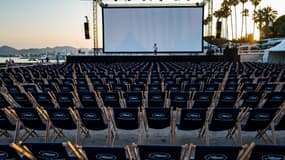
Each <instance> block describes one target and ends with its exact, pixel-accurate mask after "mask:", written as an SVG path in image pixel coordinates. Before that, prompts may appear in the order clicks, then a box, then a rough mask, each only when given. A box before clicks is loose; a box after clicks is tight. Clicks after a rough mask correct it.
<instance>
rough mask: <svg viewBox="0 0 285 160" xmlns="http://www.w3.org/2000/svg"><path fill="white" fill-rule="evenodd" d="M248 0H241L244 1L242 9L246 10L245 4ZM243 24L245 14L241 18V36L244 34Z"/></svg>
mask: <svg viewBox="0 0 285 160" xmlns="http://www.w3.org/2000/svg"><path fill="white" fill-rule="evenodd" d="M247 1H248V0H240V2H241V3H242V11H243V10H244V4H245V3H246V2H247ZM243 26H244V16H243V14H242V20H241V37H242V36H243Z"/></svg>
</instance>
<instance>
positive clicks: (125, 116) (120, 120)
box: [108, 108, 143, 146]
mask: <svg viewBox="0 0 285 160" xmlns="http://www.w3.org/2000/svg"><path fill="white" fill-rule="evenodd" d="M108 110H109V115H110V117H111V122H112V125H113V126H114V131H115V135H114V136H113V137H112V138H113V139H112V146H113V145H114V142H115V140H116V138H118V137H119V133H120V131H127V133H128V134H130V133H131V131H134V132H135V134H136V135H137V136H138V143H141V142H142V132H143V121H142V118H141V112H140V110H139V109H138V108H108Z"/></svg>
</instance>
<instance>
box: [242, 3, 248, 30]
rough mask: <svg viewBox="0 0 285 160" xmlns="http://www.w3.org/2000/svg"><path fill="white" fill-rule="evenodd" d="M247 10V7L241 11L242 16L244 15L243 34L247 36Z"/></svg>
mask: <svg viewBox="0 0 285 160" xmlns="http://www.w3.org/2000/svg"><path fill="white" fill-rule="evenodd" d="M248 13H249V10H248V9H246V8H245V9H244V10H243V11H242V16H243V17H244V23H245V36H247V17H248V16H249V14H248Z"/></svg>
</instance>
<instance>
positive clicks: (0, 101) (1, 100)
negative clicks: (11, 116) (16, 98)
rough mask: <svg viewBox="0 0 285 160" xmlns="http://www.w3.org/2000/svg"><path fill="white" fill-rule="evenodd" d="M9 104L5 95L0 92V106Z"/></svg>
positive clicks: (3, 106)
mask: <svg viewBox="0 0 285 160" xmlns="http://www.w3.org/2000/svg"><path fill="white" fill-rule="evenodd" d="M8 106H10V103H9V102H8V101H7V99H6V98H5V96H4V95H3V94H1V93H0V108H5V107H8Z"/></svg>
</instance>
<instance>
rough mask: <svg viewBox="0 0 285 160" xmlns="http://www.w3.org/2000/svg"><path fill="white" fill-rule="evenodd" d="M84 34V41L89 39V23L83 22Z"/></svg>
mask: <svg viewBox="0 0 285 160" xmlns="http://www.w3.org/2000/svg"><path fill="white" fill-rule="evenodd" d="M84 33H85V39H90V34H89V21H87V22H84Z"/></svg>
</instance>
